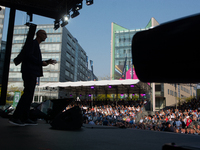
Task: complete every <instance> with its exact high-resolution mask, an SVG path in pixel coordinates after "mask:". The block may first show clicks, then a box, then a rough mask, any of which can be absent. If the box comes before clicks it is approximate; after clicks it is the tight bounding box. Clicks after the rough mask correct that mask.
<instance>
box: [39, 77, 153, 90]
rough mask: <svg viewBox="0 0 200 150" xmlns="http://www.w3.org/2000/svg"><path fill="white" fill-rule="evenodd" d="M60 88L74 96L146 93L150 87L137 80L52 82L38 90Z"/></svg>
mask: <svg viewBox="0 0 200 150" xmlns="http://www.w3.org/2000/svg"><path fill="white" fill-rule="evenodd" d="M58 87H59V88H61V89H63V88H64V89H66V91H67V92H71V93H76V94H106V93H107V94H116V93H129V94H131V93H147V92H148V91H149V90H150V86H149V85H148V84H147V83H143V82H140V80H138V79H126V80H100V81H78V82H53V83H46V84H44V85H41V86H39V88H58Z"/></svg>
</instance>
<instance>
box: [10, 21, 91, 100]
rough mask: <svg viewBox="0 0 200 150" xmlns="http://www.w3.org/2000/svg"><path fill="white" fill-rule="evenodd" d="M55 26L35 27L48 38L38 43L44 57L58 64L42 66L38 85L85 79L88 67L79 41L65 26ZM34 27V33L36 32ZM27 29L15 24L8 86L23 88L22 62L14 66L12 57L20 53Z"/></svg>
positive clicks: (56, 94)
mask: <svg viewBox="0 0 200 150" xmlns="http://www.w3.org/2000/svg"><path fill="white" fill-rule="evenodd" d="M53 28H54V25H51V24H48V25H46V24H45V25H38V26H37V30H39V29H43V30H45V31H46V32H47V37H48V38H47V39H46V40H45V42H42V43H41V44H40V48H41V52H42V58H43V60H47V59H50V58H52V59H55V60H56V61H57V64H55V65H49V66H47V67H43V74H44V76H43V77H41V78H40V79H39V83H40V85H42V84H45V83H48V82H67V81H74V82H75V81H87V80H88V73H89V69H88V66H87V64H88V63H87V55H86V52H85V51H84V49H83V48H82V47H81V46H80V45H79V43H78V40H77V39H76V38H74V37H73V35H72V34H71V33H70V32H69V31H68V30H67V29H66V28H65V27H64V28H59V29H57V30H54V29H53ZM37 30H36V32H37ZM27 32H28V27H26V26H23V25H18V26H15V28H14V36H13V46H12V54H11V63H10V72H9V87H11V86H14V87H20V88H23V82H22V77H21V73H20V70H21V65H18V66H15V65H14V63H13V59H14V58H15V57H16V56H17V55H18V53H19V52H20V50H21V48H22V46H23V44H24V42H25V38H26V34H27ZM64 93H65V94H62V92H59V91H58V89H51V91H45V90H42V89H41V91H38V89H37V88H36V92H35V94H36V95H37V94H40V95H43V96H49V95H51V97H54V98H58V97H65V96H67V94H66V91H65V92H64Z"/></svg>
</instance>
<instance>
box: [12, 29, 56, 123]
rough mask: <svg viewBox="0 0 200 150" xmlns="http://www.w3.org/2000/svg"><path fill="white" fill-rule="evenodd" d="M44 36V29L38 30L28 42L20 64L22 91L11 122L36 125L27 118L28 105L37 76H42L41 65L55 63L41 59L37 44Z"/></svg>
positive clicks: (31, 98)
mask: <svg viewBox="0 0 200 150" xmlns="http://www.w3.org/2000/svg"><path fill="white" fill-rule="evenodd" d="M46 38H47V34H46V32H45V31H44V30H38V31H37V33H36V39H34V40H31V41H30V42H29V43H28V47H27V49H26V51H25V53H24V58H23V61H22V65H21V73H22V79H23V82H24V93H23V95H22V97H21V98H20V100H19V102H18V105H17V107H16V110H15V112H14V114H13V116H12V117H11V118H10V119H9V123H11V124H14V125H18V126H25V125H37V123H36V122H34V121H32V120H30V119H29V111H30V105H31V103H32V100H33V95H34V91H35V86H36V79H37V77H41V76H43V70H42V66H48V65H49V64H55V63H56V61H55V60H52V59H49V60H46V61H42V55H41V50H40V47H39V44H40V43H41V42H43V41H45V40H46Z"/></svg>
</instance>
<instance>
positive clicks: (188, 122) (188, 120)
mask: <svg viewBox="0 0 200 150" xmlns="http://www.w3.org/2000/svg"><path fill="white" fill-rule="evenodd" d="M191 122H192V120H191V119H190V118H188V119H187V121H186V126H187V127H188V126H189V125H190V123H191Z"/></svg>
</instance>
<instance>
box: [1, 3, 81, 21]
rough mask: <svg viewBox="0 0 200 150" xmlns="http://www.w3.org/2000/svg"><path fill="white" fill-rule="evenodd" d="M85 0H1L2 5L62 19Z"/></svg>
mask: <svg viewBox="0 0 200 150" xmlns="http://www.w3.org/2000/svg"><path fill="white" fill-rule="evenodd" d="M82 1H83V0H0V5H2V6H5V7H10V8H15V9H17V10H21V11H25V12H28V13H32V14H37V15H41V16H44V17H49V18H52V19H57V20H59V19H61V18H62V17H63V16H64V15H67V14H68V13H69V11H70V9H72V8H73V7H74V6H75V5H76V4H78V3H81V2H82Z"/></svg>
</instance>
